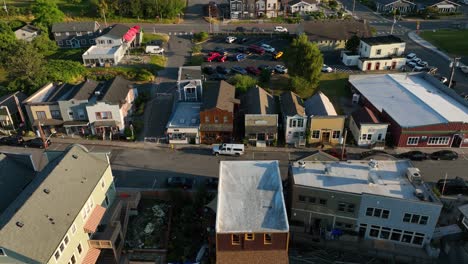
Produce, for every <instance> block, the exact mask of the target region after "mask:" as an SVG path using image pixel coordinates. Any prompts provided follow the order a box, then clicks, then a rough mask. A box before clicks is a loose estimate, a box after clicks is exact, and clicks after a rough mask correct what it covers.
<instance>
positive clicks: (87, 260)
mask: <svg viewBox="0 0 468 264" xmlns="http://www.w3.org/2000/svg"><path fill="white" fill-rule="evenodd" d="M99 254H101V250H100V249H98V248H89V250H88V253H86V256H85V257H84V259H83V262H81V263H82V264H95V263H96V261H97V259H98V258H99Z"/></svg>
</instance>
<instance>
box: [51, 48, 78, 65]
mask: <svg viewBox="0 0 468 264" xmlns="http://www.w3.org/2000/svg"><path fill="white" fill-rule="evenodd" d="M86 50H87V48H85V49H60V48H59V49H58V50H57V52H55V53H54V54H52V55H50V56H49V57H48V59H55V60H73V61H78V62H83V57H82V55H83V53H84V52H85V51H86Z"/></svg>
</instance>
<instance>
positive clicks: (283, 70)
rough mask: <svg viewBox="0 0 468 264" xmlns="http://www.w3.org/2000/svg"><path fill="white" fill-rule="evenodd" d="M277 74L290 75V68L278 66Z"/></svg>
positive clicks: (276, 67) (276, 68)
mask: <svg viewBox="0 0 468 264" xmlns="http://www.w3.org/2000/svg"><path fill="white" fill-rule="evenodd" d="M275 72H277V73H281V74H285V73H288V68H286V67H284V66H283V65H276V66H275Z"/></svg>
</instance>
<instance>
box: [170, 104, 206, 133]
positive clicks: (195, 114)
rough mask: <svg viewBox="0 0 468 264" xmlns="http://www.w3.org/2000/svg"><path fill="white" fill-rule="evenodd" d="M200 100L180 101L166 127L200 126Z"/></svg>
mask: <svg viewBox="0 0 468 264" xmlns="http://www.w3.org/2000/svg"><path fill="white" fill-rule="evenodd" d="M200 108H201V103H198V102H179V103H177V105H176V107H175V109H174V111H173V112H172V114H171V117H170V118H169V122H167V125H166V128H198V127H199V126H200Z"/></svg>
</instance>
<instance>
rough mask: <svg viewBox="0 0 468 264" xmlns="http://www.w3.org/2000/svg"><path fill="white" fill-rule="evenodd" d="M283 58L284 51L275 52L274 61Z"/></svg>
mask: <svg viewBox="0 0 468 264" xmlns="http://www.w3.org/2000/svg"><path fill="white" fill-rule="evenodd" d="M281 57H283V52H282V51H275V52H273V59H274V60H279V59H280V58H281Z"/></svg>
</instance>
